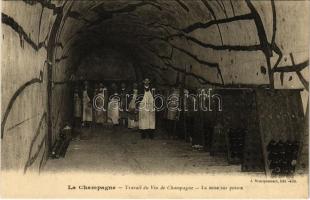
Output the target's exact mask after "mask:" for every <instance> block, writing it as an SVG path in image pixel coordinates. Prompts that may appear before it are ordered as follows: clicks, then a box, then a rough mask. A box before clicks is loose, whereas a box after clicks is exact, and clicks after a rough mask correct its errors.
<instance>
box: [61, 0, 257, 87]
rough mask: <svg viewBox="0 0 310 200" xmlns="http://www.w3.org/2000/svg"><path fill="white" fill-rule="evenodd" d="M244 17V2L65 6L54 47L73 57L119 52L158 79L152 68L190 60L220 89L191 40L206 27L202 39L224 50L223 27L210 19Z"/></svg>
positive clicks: (214, 66)
mask: <svg viewBox="0 0 310 200" xmlns="http://www.w3.org/2000/svg"><path fill="white" fill-rule="evenodd" d="M235 9H237V10H238V12H237V13H236V11H235ZM242 10H243V11H242ZM248 12H249V9H247V8H246V6H245V2H242V3H239V2H233V1H221V0H218V1H206V0H201V1H198V0H195V1H184V0H171V1H165V0H157V1H148V0H138V1H125V0H114V1H75V2H72V3H69V4H68V6H67V12H66V14H65V17H64V18H65V20H64V22H63V24H62V30H61V32H59V33H58V34H59V35H60V37H59V41H58V42H59V43H62V44H63V45H64V47H65V49H67V50H68V51H71V52H74V55H76V57H78V58H80V57H81V55H84V54H85V52H90V51H92V50H94V49H97V48H98V47H99V46H105V47H108V46H111V47H113V48H115V46H118V47H121V48H122V49H126V50H127V51H129V52H130V54H131V55H132V57H134V59H135V60H136V61H137V62H138V63H139V64H140V65H143V66H144V67H145V66H146V67H148V68H150V69H153V70H157V71H158V74H159V75H160V76H161V78H162V76H163V75H162V74H163V71H162V70H158V69H166V68H171V69H172V70H174V71H175V70H176V69H177V70H179V71H181V72H182V70H184V69H182V68H184V67H185V66H174V61H173V60H174V59H175V58H174V55H173V54H176V56H177V57H180V56H183V57H188V58H187V59H189V62H188V63H190V62H191V61H192V60H193V61H195V62H197V63H198V64H199V65H202V67H203V68H208V69H209V70H208V73H210V74H212V75H211V76H210V77H215V78H213V80H211V82H212V83H214V84H222V83H223V81H224V80H223V77H222V75H221V71H220V68H219V65H218V63H216V62H214V60H216V59H215V58H214V55H211V57H212V58H200V57H199V55H196V54H195V53H194V50H192V48H193V44H192V42H194V43H195V45H199V46H202V45H201V44H200V41H199V39H196V38H195V37H194V36H195V35H199V36H200V35H202V36H203V35H204V33H202V34H201V33H200V32H201V31H202V30H204V29H208V28H209V29H210V30H211V31H210V34H206V35H212V38H211V39H212V43H213V44H211V45H217V44H218V45H224V43H223V42H224V41H223V37H222V33H221V32H222V31H221V29H223V27H220V25H218V24H217V23H216V20H218V19H221V18H224V19H228V18H229V20H227V21H234V20H236V21H237V20H238V16H240V17H239V18H240V19H242V20H250V19H251V18H252V17H251V16H248V15H246V14H247V13H248ZM236 14H238V16H236ZM210 22H211V23H210ZM223 22H225V20H224V21H223ZM208 23H210V24H208ZM203 26H206V27H203ZM204 39H206V38H204ZM185 59H186V58H185ZM80 62H81V61H80V60H77V63H80ZM78 65H79V64H74V66H78ZM183 65H186V63H184V64H183ZM188 65H190V64H188ZM179 67H181V68H180V69H179ZM146 71H149V70H146ZM152 75H153V74H152ZM202 79H204V78H201V80H202ZM205 82H209V81H207V80H205Z"/></svg>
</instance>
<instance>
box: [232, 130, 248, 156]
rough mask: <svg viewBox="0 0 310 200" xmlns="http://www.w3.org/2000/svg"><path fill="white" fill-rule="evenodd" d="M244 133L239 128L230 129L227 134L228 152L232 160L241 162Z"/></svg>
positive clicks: (244, 131)
mask: <svg viewBox="0 0 310 200" xmlns="http://www.w3.org/2000/svg"><path fill="white" fill-rule="evenodd" d="M245 133H246V130H245V129H241V128H238V129H230V131H229V132H228V139H229V151H230V157H231V159H232V160H238V161H239V162H241V161H242V158H243V149H244V138H245Z"/></svg>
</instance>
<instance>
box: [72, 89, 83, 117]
mask: <svg viewBox="0 0 310 200" xmlns="http://www.w3.org/2000/svg"><path fill="white" fill-rule="evenodd" d="M81 116H82V106H81V99H80V97H79V94H77V93H74V117H76V118H80V117H81Z"/></svg>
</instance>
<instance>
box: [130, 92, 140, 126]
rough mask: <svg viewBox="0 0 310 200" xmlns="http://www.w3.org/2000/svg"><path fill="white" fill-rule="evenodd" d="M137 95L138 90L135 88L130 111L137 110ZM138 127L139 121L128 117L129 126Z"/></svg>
mask: <svg viewBox="0 0 310 200" xmlns="http://www.w3.org/2000/svg"><path fill="white" fill-rule="evenodd" d="M137 96H138V91H137V90H134V93H133V96H132V99H131V101H130V103H129V111H130V112H133V113H134V112H135V111H134V110H135V109H136V100H137ZM137 127H138V121H136V120H134V119H131V118H130V117H128V128H137Z"/></svg>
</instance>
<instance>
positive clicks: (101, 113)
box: [95, 89, 106, 124]
mask: <svg viewBox="0 0 310 200" xmlns="http://www.w3.org/2000/svg"><path fill="white" fill-rule="evenodd" d="M98 96H100V97H98ZM95 100H96V102H95V103H96V108H95V109H96V122H97V123H99V124H102V123H105V120H106V116H105V115H106V111H105V110H104V109H105V108H104V105H105V100H106V97H105V95H104V89H100V92H99V93H98V94H97V98H96V99H95Z"/></svg>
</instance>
